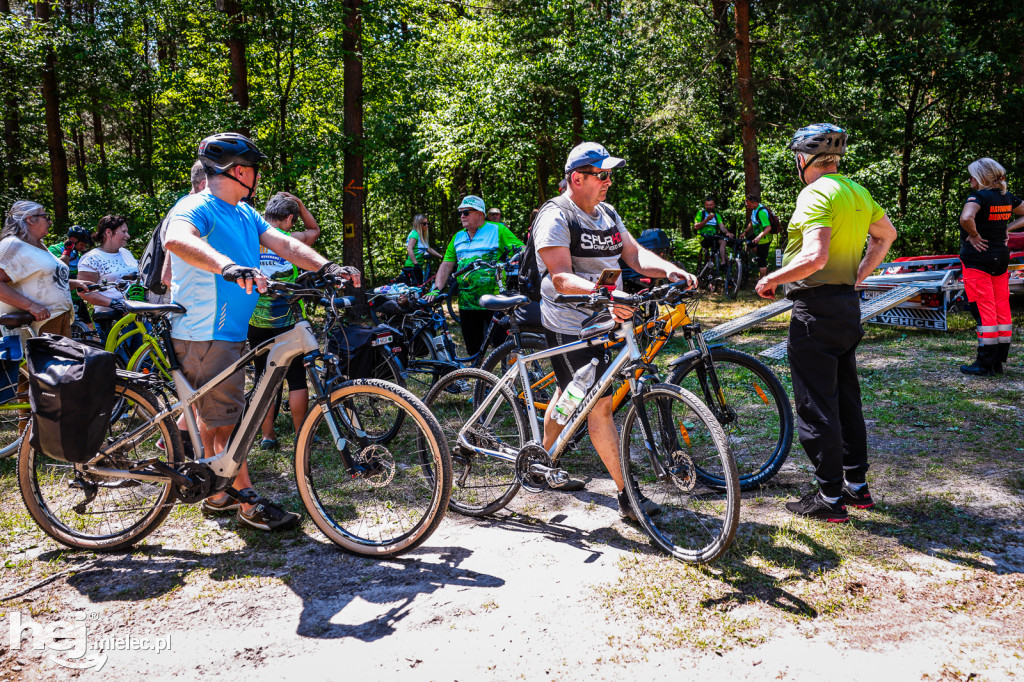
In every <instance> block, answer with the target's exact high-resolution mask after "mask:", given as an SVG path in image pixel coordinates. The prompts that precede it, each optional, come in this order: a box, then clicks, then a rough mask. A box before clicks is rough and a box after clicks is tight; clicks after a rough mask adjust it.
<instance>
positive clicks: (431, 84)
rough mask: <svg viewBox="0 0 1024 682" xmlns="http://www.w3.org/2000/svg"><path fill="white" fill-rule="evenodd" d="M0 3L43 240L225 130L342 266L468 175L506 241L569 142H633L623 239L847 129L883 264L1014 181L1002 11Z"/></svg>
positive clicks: (7, 178) (352, 2)
mask: <svg viewBox="0 0 1024 682" xmlns="http://www.w3.org/2000/svg"><path fill="white" fill-rule="evenodd" d="M0 15H2V16H0V21H2V24H0V90H2V93H0V96H2V100H3V102H2V107H3V119H4V133H3V135H4V137H3V143H2V153H0V193H2V203H3V205H4V207H5V209H6V208H7V207H9V206H10V204H11V203H12V202H13V201H15V200H17V199H32V200H35V201H38V202H40V203H42V204H43V205H45V206H46V207H47V208H48V209H50V210H51V212H52V213H53V214H54V215H55V216H56V218H57V224H56V225H55V227H54V230H55V231H58V230H59V231H61V232H62V231H63V229H64V228H66V226H67V225H69V224H71V223H79V224H82V225H85V226H87V227H94V226H95V224H96V221H97V220H98V219H99V218H100V217H101V216H103V215H105V214H107V213H121V214H124V215H126V216H128V218H129V220H130V225H131V229H132V233H133V238H134V239H135V240H136V244H138V243H140V242H141V241H142V240H143V239H145V238H146V237H147V236H148V233H149V232H150V230H151V229H152V228H153V226H154V225H155V224H156V222H157V221H158V220H159V219H160V217H161V216H162V215H163V214H164V213H165V212H166V211H167V210H168V209H169V208H170V207H171V206H172V205H173V204H174V202H175V200H176V199H177V198H178V197H179V196H180V195H182V194H184V193H185V192H187V191H188V170H189V166H190V165H191V163H192V161H193V160H194V158H195V157H194V154H195V149H196V146H197V144H198V142H199V140H200V139H202V138H203V137H205V136H206V135H208V134H211V133H213V132H217V131H221V130H238V131H243V132H247V133H249V134H251V135H252V137H253V138H254V139H255V140H256V141H257V144H259V146H260V147H261V148H262V149H263V151H264V152H266V153H267V155H268V156H269V157H270V160H269V161H268V162H267V163H266V164H265V166H264V167H263V168H262V180H261V186H260V189H259V192H258V203H257V205H259V206H261V205H262V204H261V203H260V202H261V201H265V200H266V199H267V198H268V197H269V196H270V195H271V194H272V193H274V192H276V191H278V190H289V191H293V192H295V193H296V194H298V195H299V196H300V197H301V198H303V200H304V201H305V202H306V204H307V205H308V206H309V207H310V209H311V210H312V212H313V213H314V215H316V216H317V218H318V220H319V221H320V224H321V226H322V228H323V230H324V236H323V237H322V239H321V242H320V244H319V246H318V248H320V249H321V250H322V251H325V252H326V253H328V254H329V255H331V256H332V257H336V258H341V256H342V251H343V242H344V241H345V240H344V239H343V237H344V235H345V228H344V225H345V224H346V223H349V224H351V225H352V227H351V228H350V229H349V233H350V235H351V236H350V237H349V238H348V239H349V242H350V243H349V247H350V250H351V249H355V252H353V253H348V254H346V260H348V261H349V262H359V261H360V260H361V261H363V262H364V267H365V268H366V269H367V270H368V271H369V272H370V273H371V275H372V276H378V277H383V276H385V275H387V274H391V273H393V272H394V271H396V270H397V268H398V266H399V261H400V259H402V258H404V240H405V236H406V234H407V233H408V229H409V224H410V219H411V217H412V215H413V214H414V213H420V212H422V213H426V214H427V215H428V217H430V218H431V219H432V223H433V225H434V226H435V228H434V230H435V233H434V235H433V241H434V242H437V243H443V242H444V241H445V240H447V238H448V237H449V236H450V235H451V234H452V233H453V232H454V231H455V230H456V229H457V225H458V223H457V221H456V218H455V213H454V209H455V207H456V206H457V204H458V200H459V198H460V197H461V196H462V195H463V194H466V193H474V194H479V195H481V196H483V197H484V198H485V200H486V201H487V204H488V205H489V206H490V205H497V206H500V207H501V208H502V209H503V211H504V215H505V221H506V223H507V224H508V225H509V227H510V228H512V229H513V231H515V232H517V233H518V234H519V235H520V236H523V235H524V234H525V231H526V227H527V223H528V219H529V214H530V211H531V210H532V209H533V208H536V207H537V206H538V205H539V204H540V203H542V202H543V201H544V200H545V199H547V198H550V197H551V196H552V194H553V193H554V192H555V187H556V185H557V182H558V180H559V179H560V177H561V170H562V165H563V164H564V161H565V156H566V154H567V152H568V150H569V149H570V148H571V147H572V146H573V145H574V144H576V143H577V142H579V141H582V140H596V141H599V142H601V143H603V144H605V145H606V146H607V147H608V148H609V150H611V151H612V153H613V154H615V155H617V156H623V157H625V158H626V159H627V160H628V162H629V165H628V167H627V169H626V170H625V172H622V173H620V174H618V175H616V177H615V181H614V186H613V188H612V190H611V192H610V194H609V199H610V201H611V202H612V203H614V204H615V205H616V206H617V208H618V210H619V212H620V213H621V214H622V215H623V216H624V217H625V219H626V223H627V225H628V226H629V227H630V229H632V230H634V231H637V232H638V231H640V230H643V229H646V228H649V227H659V228H662V229H665V230H667V231H668V232H669V233H670V234H672V235H673V237H674V238H677V239H683V238H688V237H690V236H691V224H692V220H693V215H694V212H695V211H696V210H697V209H698V208H699V207H700V202H701V199H702V198H703V197H704V196H705V195H708V194H712V195H714V196H715V197H716V198H717V200H718V203H719V206H720V207H722V208H723V209H724V212H725V214H726V216H727V219H728V220H730V221H733V222H734V223H741V222H743V221H744V220H745V209H744V205H743V201H742V198H743V195H744V194H745V192H746V191H747V190H748V189H750V188H753V189H759V190H760V192H761V194H762V195H763V198H764V201H765V202H766V203H767V204H768V205H769V206H771V207H772V208H773V209H774V210H775V211H776V212H777V213H778V214H779V215H780V216H781V217H782V219H783V222H785V220H786V218H787V217H788V215H789V213H790V212H791V211H792V208H793V204H794V201H795V198H796V195H797V192H798V191H799V181H798V179H797V177H796V174H795V172H794V169H793V161H792V154H790V153H789V152H787V151H786V143H787V142H788V140H789V138H790V136H791V135H792V132H793V131H794V130H795V129H796V128H797V127H799V126H801V125H805V124H807V123H812V122H819V121H824V122H831V123H835V124H837V125H840V126H842V127H844V128H845V129H847V130H848V131H849V133H850V147H849V153H848V155H847V158H846V159H845V160H844V162H843V166H842V168H841V169H842V170H843V171H844V172H846V173H848V174H849V175H851V176H852V177H853V178H854V179H856V180H857V181H859V182H861V183H862V184H864V185H865V186H866V187H867V188H868V189H869V190H870V191H871V192H872V194H873V195H874V196H875V198H876V199H877V200H878V202H879V203H880V204H882V206H883V207H884V208H885V209H886V210H887V212H888V213H889V215H890V216H891V218H892V220H893V222H894V224H895V225H896V227H897V229H899V231H900V238H899V240H898V241H897V244H896V248H895V250H896V252H897V253H898V254H910V253H922V252H931V253H950V252H954V251H955V248H956V239H957V217H958V215H959V212H960V208H961V206H962V205H963V200H964V198H965V196H966V193H967V191H968V185H967V172H966V168H967V164H968V163H969V162H970V161H972V160H974V159H975V158H978V157H981V156H991V157H993V158H995V159H996V160H998V161H1000V162H1001V163H1002V164H1003V165H1004V166H1005V167H1006V168H1007V171H1008V175H1009V182H1010V189H1011V191H1014V190H1016V191H1017V192H1018V193H1020V192H1024V182H1021V179H1020V175H1021V171H1024V154H1022V152H1024V127H1022V121H1024V48H1022V47H1021V46H1022V45H1024V16H1022V15H1024V5H1022V4H1021V3H1020V2H1009V1H1007V0H995V1H994V2H991V3H987V4H986V5H985V6H984V9H980V8H979V6H978V5H977V4H975V3H971V4H968V3H966V2H963V0H952V1H948V2H932V1H930V0H913V1H908V0H884V1H883V0H852V1H850V2H844V3H833V2H824V3H808V2H794V1H793V0H775V1H769V2H749V1H747V0H738V1H737V2H734V3H729V2H723V1H720V0H712V1H710V2H696V1H694V2H679V1H678V0H671V1H670V0H466V1H465V2H456V1H454V0H452V1H449V2H443V1H439V0H344V2H336V1H333V0H332V1H327V0H274V1H273V2H270V1H268V0H216V2H210V1H209V0H201V1H200V2H198V3H194V2H185V1H183V0H144V1H143V2H125V1H124V0H79V1H72V0H61V1H60V2H55V3H36V4H29V3H23V2H19V1H18V0H0ZM354 18H358V19H359V20H358V21H354V20H353V19H354ZM744 68H747V69H748V73H749V77H746V76H744V75H743V74H744V71H743V69H744ZM357 117H358V120H357ZM744 130H747V131H749V134H750V139H749V140H748V141H747V145H746V152H747V153H746V162H747V164H746V166H745V164H744V160H745V154H744V134H743V133H744ZM752 145H756V146H752ZM752 164H753V165H752ZM346 199H347V202H348V203H347V204H346ZM343 207H344V208H343ZM343 213H344V216H343ZM353 216H355V217H353ZM54 238H55V239H56V238H57V237H54Z"/></svg>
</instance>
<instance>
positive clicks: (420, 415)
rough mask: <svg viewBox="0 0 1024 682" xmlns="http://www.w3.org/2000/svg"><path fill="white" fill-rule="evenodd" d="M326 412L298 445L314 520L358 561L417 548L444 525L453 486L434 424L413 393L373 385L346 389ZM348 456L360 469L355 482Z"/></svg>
mask: <svg viewBox="0 0 1024 682" xmlns="http://www.w3.org/2000/svg"><path fill="white" fill-rule="evenodd" d="M328 408H329V409H328V410H327V411H324V410H321V409H314V410H312V411H311V412H310V413H309V415H308V416H307V417H306V420H305V422H303V424H302V428H301V429H300V430H299V435H298V436H297V438H296V443H295V480H296V482H297V484H298V488H299V496H300V497H301V498H302V503H303V505H305V507H306V511H307V512H308V513H309V515H310V518H312V519H313V522H314V523H315V524H316V526H317V527H318V528H319V529H320V531H321V532H323V534H324V535H326V536H327V537H328V538H329V539H330V540H331V541H332V542H334V543H335V544H337V545H338V546H339V547H341V548H342V549H344V550H346V551H348V552H351V553H353V554H361V555H365V556H375V557H388V556H395V555H396V554H401V553H402V552H407V551H409V550H411V549H413V548H415V547H417V546H419V545H420V544H421V543H422V542H423V541H424V540H426V539H427V538H428V537H430V535H431V534H432V533H433V532H434V531H435V530H436V529H437V527H438V525H439V524H440V523H441V519H442V518H444V512H445V508H446V507H447V505H448V497H449V494H450V491H451V485H452V464H451V456H450V455H449V452H448V446H447V444H446V443H445V439H444V436H443V435H442V434H441V427H440V426H439V425H438V423H437V420H436V419H435V418H434V416H433V415H432V414H430V411H429V410H427V408H426V406H425V405H424V404H423V403H422V402H421V401H420V400H419V399H418V398H416V397H415V396H414V395H413V394H411V393H409V391H407V390H405V389H403V388H401V387H399V386H395V385H393V384H388V383H386V382H383V381H379V380H376V379H358V380H356V381H347V382H345V383H343V384H341V386H339V387H338V388H337V389H336V390H335V391H334V392H333V393H332V394H331V397H330V401H329V403H328ZM399 422H400V426H399V428H398V429H397V432H396V433H395V434H394V435H393V436H392V437H391V439H390V440H388V441H386V442H385V441H382V440H380V438H379V437H380V434H382V433H386V432H389V431H391V430H392V429H393V427H394V425H395V424H396V423H399ZM332 424H333V425H334V427H335V428H336V430H337V433H336V434H335V433H334V432H332V429H331V426H332ZM343 451H347V453H348V455H349V456H350V457H351V459H352V461H353V462H354V463H355V464H356V465H358V466H359V467H361V470H360V471H358V472H356V473H355V475H353V472H351V471H349V470H348V468H347V466H346V462H345V458H344V456H343Z"/></svg>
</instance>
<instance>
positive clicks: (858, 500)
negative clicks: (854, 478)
mask: <svg viewBox="0 0 1024 682" xmlns="http://www.w3.org/2000/svg"><path fill="white" fill-rule="evenodd" d="M839 503H840V504H845V505H846V506H847V507H856V508H857V509H871V508H872V507H874V506H875V501H874V500H873V499H871V491H870V490H868V486H867V484H866V483H865V484H864V487H863V488H861V489H860V490H854V489H853V488H851V487H850V484H849V483H847V482H846V481H843V496H842V498H841V499H840V500H839Z"/></svg>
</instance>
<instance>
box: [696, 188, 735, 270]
mask: <svg viewBox="0 0 1024 682" xmlns="http://www.w3.org/2000/svg"><path fill="white" fill-rule="evenodd" d="M693 231H694V232H696V233H697V234H699V235H700V236H701V240H700V246H701V248H702V249H707V250H708V253H710V252H711V250H712V249H713V248H715V242H718V254H719V256H721V260H719V262H718V263H719V264H718V268H719V270H721V269H722V268H723V267H725V264H726V263H727V262H728V258H727V257H726V255H725V241H724V240H722V239H712V237H714V236H715V235H717V234H719V233H722V234H724V235H725V236H726V237H730V238H731V237H732V232H730V231H729V228H728V227H726V226H725V221H724V220H723V219H722V214H721V213H719V212H718V211H717V210H716V204H715V198H714V197H712V196H708V197H706V198H705V199H704V208H702V209H700V210H699V211H697V213H696V214H694V216H693ZM701 265H702V266H703V263H701Z"/></svg>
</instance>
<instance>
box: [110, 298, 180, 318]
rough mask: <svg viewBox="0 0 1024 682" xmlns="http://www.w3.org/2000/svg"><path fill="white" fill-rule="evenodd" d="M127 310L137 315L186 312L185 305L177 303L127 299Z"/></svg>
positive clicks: (125, 304) (125, 305)
mask: <svg viewBox="0 0 1024 682" xmlns="http://www.w3.org/2000/svg"><path fill="white" fill-rule="evenodd" d="M124 307H125V310H127V311H128V312H130V313H135V314H136V315H160V314H163V313H184V312H185V307H184V306H182V305H179V304H177V303H141V302H139V301H129V300H127V299H125V302H124Z"/></svg>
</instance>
